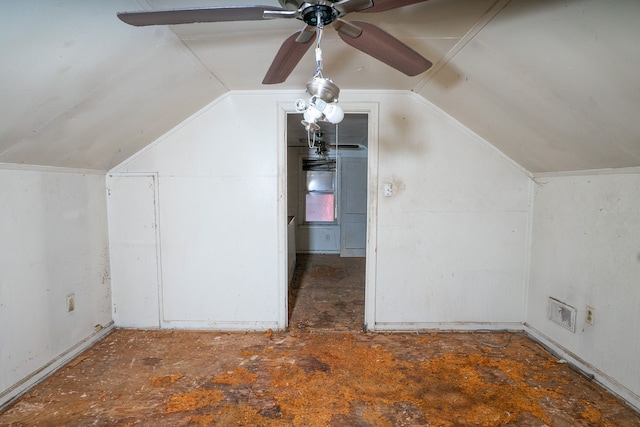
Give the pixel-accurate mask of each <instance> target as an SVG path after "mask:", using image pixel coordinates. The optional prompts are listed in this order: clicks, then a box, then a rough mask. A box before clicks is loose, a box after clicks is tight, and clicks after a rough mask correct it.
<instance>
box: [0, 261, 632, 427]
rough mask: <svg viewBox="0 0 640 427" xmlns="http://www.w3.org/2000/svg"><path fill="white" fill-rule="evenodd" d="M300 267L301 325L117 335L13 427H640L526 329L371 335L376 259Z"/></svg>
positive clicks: (32, 399) (297, 302) (11, 417)
mask: <svg viewBox="0 0 640 427" xmlns="http://www.w3.org/2000/svg"><path fill="white" fill-rule="evenodd" d="M298 264H299V269H298V270H299V271H298V272H296V277H295V279H294V282H293V284H292V287H291V295H290V302H291V317H290V330H289V331H282V332H271V331H268V332H266V333H264V332H255V333H244V332H242V333H226V332H212V331H206V332H203V331H135V330H117V331H115V332H114V333H112V334H111V335H109V336H108V337H106V338H105V339H104V340H102V341H101V342H99V343H98V344H97V345H95V346H94V347H93V348H91V349H90V350H88V351H86V352H84V353H83V354H82V355H80V356H79V357H77V358H76V359H75V360H73V361H72V362H71V363H69V364H68V365H67V366H65V367H64V368H62V369H60V370H59V371H58V372H57V373H55V374H54V375H53V376H51V377H50V378H49V379H47V380H45V381H44V382H43V383H41V384H40V385H38V386H37V387H35V388H33V389H32V390H31V391H30V392H29V393H27V394H26V395H25V396H24V397H23V398H22V399H21V400H19V401H18V402H17V403H16V404H15V405H13V406H12V407H10V408H9V409H7V410H6V411H5V412H4V413H2V414H0V425H2V426H88V425H98V426H134V425H136V426H137V425H140V426H147V425H148V426H192V425H220V426H233V425H243V426H500V425H512V426H557V427H564V426H621V427H625V426H640V415H639V414H638V413H636V412H634V411H633V410H631V409H630V408H628V407H627V406H625V405H623V404H622V403H620V402H619V401H618V400H616V399H615V398H614V397H613V396H612V395H610V394H609V393H608V392H606V391H605V390H604V389H602V388H601V387H599V386H598V385H597V384H595V383H593V382H591V381H590V380H589V379H587V378H585V377H583V376H581V375H580V374H578V373H576V372H575V371H573V370H572V369H571V368H570V367H569V366H567V364H565V363H561V361H558V360H557V359H556V358H554V357H553V356H552V355H551V354H549V353H548V352H547V351H545V350H544V349H543V348H542V347H540V346H539V345H538V344H537V343H535V342H533V341H532V340H530V339H529V338H527V337H526V336H524V335H522V334H512V333H475V334H473V333H433V332H432V333H429V332H421V333H411V334H409V333H398V334H391V333H386V334H385V333H364V332H362V331H361V329H362V324H363V318H364V313H363V296H364V260H363V259H353V258H351V259H348V258H346V259H342V258H338V257H331V256H315V255H314V256H301V257H299V258H298ZM302 270H305V273H304V274H303V273H302ZM332 325H333V326H332ZM487 344H489V345H487ZM496 347H501V348H496Z"/></svg>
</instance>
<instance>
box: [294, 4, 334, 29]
mask: <svg viewBox="0 0 640 427" xmlns="http://www.w3.org/2000/svg"><path fill="white" fill-rule="evenodd" d="M300 15H301V17H302V20H303V21H304V22H305V23H306V24H307V25H311V26H313V27H317V26H318V23H319V22H320V23H321V24H322V25H323V26H324V25H329V24H331V23H332V22H333V21H335V20H336V18H337V17H338V12H337V11H336V10H335V9H334V8H333V7H332V6H327V5H325V4H314V5H311V6H307V7H305V8H304V9H303V10H302V12H301V13H300ZM318 18H320V20H319V21H318Z"/></svg>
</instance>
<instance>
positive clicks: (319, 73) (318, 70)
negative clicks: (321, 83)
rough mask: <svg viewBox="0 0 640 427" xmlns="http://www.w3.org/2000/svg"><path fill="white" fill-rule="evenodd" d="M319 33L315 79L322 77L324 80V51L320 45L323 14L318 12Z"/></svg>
mask: <svg viewBox="0 0 640 427" xmlns="http://www.w3.org/2000/svg"><path fill="white" fill-rule="evenodd" d="M316 19H317V26H316V29H317V33H318V37H317V41H316V65H317V68H316V72H315V73H313V77H314V78H315V77H321V78H324V76H323V75H322V49H321V48H320V43H321V42H322V13H320V12H319V11H318V14H317V18H316Z"/></svg>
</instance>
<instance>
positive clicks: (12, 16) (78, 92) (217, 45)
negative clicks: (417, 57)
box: [0, 0, 640, 172]
mask: <svg viewBox="0 0 640 427" xmlns="http://www.w3.org/2000/svg"><path fill="white" fill-rule="evenodd" d="M374 1H375V0H374ZM242 3H243V4H245V5H253V4H263V5H273V6H278V2H277V1H276V0H263V1H247V2H242ZM238 4H239V3H238V2H234V1H224V0H193V1H189V2H186V1H178V0H149V1H142V0H141V1H139V2H136V1H134V0H111V1H108V2H107V1H100V0H84V1H80V0H75V1H56V2H41V1H36V0H8V1H5V2H3V13H2V14H1V15H0V40H2V43H1V44H0V54H1V55H2V65H1V66H0V78H1V80H0V81H1V83H0V84H1V85H2V91H1V92H2V95H1V97H0V162H3V163H25V164H33V165H48V166H60V167H72V168H86V169H98V170H108V169H110V168H111V167H113V166H115V165H116V164H118V163H119V162H121V161H123V160H124V159H126V158H128V157H129V156H130V155H132V154H133V153H135V152H137V151H138V150H140V149H141V148H142V147H144V146H145V145H147V144H149V143H151V142H152V141H153V140H155V139H156V138H158V137H159V136H161V135H162V134H164V133H165V132H167V131H169V130H170V129H171V128H173V127H174V126H176V125H177V124H179V123H180V122H181V121H183V120H184V119H186V118H187V117H189V116H190V115H192V114H193V113H195V112H196V111H197V110H199V109H200V108H202V107H203V106H205V105H206V104H208V103H209V102H211V101H212V100H214V99H215V98H217V97H219V96H220V95H222V94H224V93H225V92H227V91H229V90H246V89H250V90H265V89H266V90H291V89H294V90H301V89H302V88H304V86H305V84H306V82H307V81H308V80H309V78H310V77H311V75H312V74H313V71H314V70H315V61H314V58H313V50H312V49H311V50H310V51H309V52H308V53H307V56H305V57H304V58H303V59H302V61H301V62H300V64H298V66H297V67H296V69H295V70H294V72H293V74H292V75H291V76H290V77H289V78H288V79H287V81H286V82H285V83H283V84H279V85H273V86H263V85H261V83H260V82H261V81H262V77H263V76H264V73H265V72H266V70H267V68H268V67H269V64H270V62H271V60H272V58H273V56H274V55H275V52H277V50H278V48H279V47H280V44H281V43H282V41H283V40H284V39H285V38H286V37H287V36H289V35H290V34H292V33H293V32H294V31H296V30H298V29H300V28H302V26H303V23H302V22H300V21H297V20H284V19H281V20H268V21H257V22H248V23H247V22H242V23H238V22H234V23H216V24H192V25H181V26H172V27H167V26H160V27H145V28H136V27H131V26H128V25H126V24H123V23H122V22H120V21H119V20H118V19H117V18H116V12H118V11H131V10H142V9H164V8H175V7H198V6H220V5H238ZM348 19H353V20H363V21H368V22H371V23H374V24H376V25H378V26H379V27H381V28H382V29H384V30H385V31H387V32H389V33H391V34H393V35H394V36H396V37H397V38H399V39H400V40H402V41H403V42H405V43H406V44H408V45H409V46H411V47H412V48H413V49H415V50H416V51H418V52H420V53H421V54H423V55H424V56H425V57H427V58H429V59H430V60H431V61H432V62H434V66H433V67H432V69H431V70H429V71H427V72H426V73H423V74H421V75H418V76H415V77H407V76H405V75H403V74H401V73H399V72H397V71H395V70H393V69H391V68H390V67H388V66H386V65H384V64H382V63H379V62H378V61H376V60H375V59H373V58H370V57H368V56H366V55H364V54H362V53H360V52H359V51H356V50H355V49H353V48H351V47H349V46H347V45H346V44H345V43H344V42H342V41H341V40H340V39H339V38H338V37H337V35H336V33H335V31H333V30H332V29H328V30H327V31H325V34H324V37H323V43H322V48H323V52H324V70H325V74H326V75H327V76H329V77H331V78H332V79H333V80H334V81H335V82H337V83H338V84H339V86H340V88H341V89H342V90H343V91H347V90H350V89H361V90H362V89H364V90H367V89H368V90H384V89H388V90H407V91H414V92H416V93H417V94H419V95H421V96H423V97H424V98H425V99H427V100H429V101H431V102H433V103H434V104H436V105H437V106H439V107H440V108H442V109H443V110H444V111H446V112H447V113H449V114H450V115H452V116H453V117H454V118H456V119H457V120H459V121H460V122H462V123H463V124H464V125H466V126H467V127H469V128H470V129H471V130H473V131H474V132H476V133H478V134H479V135H481V136H482V137H484V138H485V139H486V140H487V141H489V142H490V143H492V144H494V145H495V146H496V147H497V148H498V149H500V150H501V151H503V152H504V153H505V154H506V155H508V156H510V157H511V158H512V159H513V160H515V161H516V162H518V163H519V164H521V165H522V166H523V167H525V168H526V169H528V170H529V171H531V172H558V171H573V170H585V169H603V168H621V167H636V166H640V120H638V117H639V116H640V72H638V70H639V69H640V49H638V45H639V44H640V43H639V42H640V2H638V1H637V0H617V1H616V2H603V1H601V0H429V1H425V2H423V3H420V4H416V5H412V6H406V7H403V8H399V9H396V10H392V11H387V12H383V13H376V14H371V13H368V14H367V13H353V14H350V15H349V16H348Z"/></svg>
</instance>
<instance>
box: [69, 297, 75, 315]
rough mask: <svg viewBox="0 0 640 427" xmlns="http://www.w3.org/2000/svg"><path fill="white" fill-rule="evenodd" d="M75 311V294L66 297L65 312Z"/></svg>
mask: <svg viewBox="0 0 640 427" xmlns="http://www.w3.org/2000/svg"><path fill="white" fill-rule="evenodd" d="M75 309H76V296H75V294H69V295H67V312H68V313H71V312H72V311H73V310H75Z"/></svg>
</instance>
